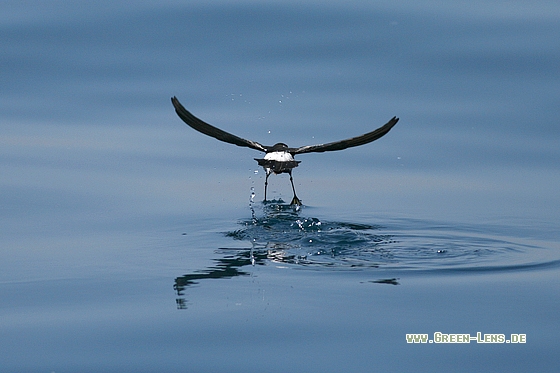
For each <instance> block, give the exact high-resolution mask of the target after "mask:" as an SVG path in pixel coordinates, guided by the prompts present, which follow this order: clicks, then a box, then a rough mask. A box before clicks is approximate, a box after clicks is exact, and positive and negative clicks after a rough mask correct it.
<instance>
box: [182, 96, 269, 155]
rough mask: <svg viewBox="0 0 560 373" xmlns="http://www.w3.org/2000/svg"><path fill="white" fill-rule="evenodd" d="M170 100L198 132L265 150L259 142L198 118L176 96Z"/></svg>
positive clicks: (239, 144)
mask: <svg viewBox="0 0 560 373" xmlns="http://www.w3.org/2000/svg"><path fill="white" fill-rule="evenodd" d="M171 102H172V103H173V106H174V107H175V111H176V112H177V115H178V116H179V117H180V118H181V119H182V120H183V121H184V122H185V123H186V124H188V125H189V126H191V127H192V128H194V129H195V130H197V131H198V132H202V133H203V134H205V135H208V136H211V137H213V138H215V139H218V140H220V141H224V142H227V143H230V144H234V145H237V146H246V147H248V148H251V149H255V150H260V151H263V152H266V147H264V146H262V145H261V144H259V143H258V142H256V141H251V140H246V139H242V138H241V137H238V136H235V135H232V134H231V133H228V132H226V131H222V130H221V129H219V128H216V127H214V126H212V125H210V124H208V123H206V122H203V121H202V120H200V119H198V118H197V117H195V116H194V115H192V114H191V113H189V112H188V111H187V109H185V108H184V107H183V105H181V103H180V102H179V100H177V97H172V98H171Z"/></svg>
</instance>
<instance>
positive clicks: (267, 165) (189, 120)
mask: <svg viewBox="0 0 560 373" xmlns="http://www.w3.org/2000/svg"><path fill="white" fill-rule="evenodd" d="M171 103H172V104H173V106H174V108H175V111H176V113H177V115H178V116H179V118H181V119H182V120H183V121H184V122H185V123H186V124H187V125H189V126H190V127H192V128H193V129H195V130H196V131H198V132H201V133H203V134H205V135H208V136H210V137H213V138H215V139H217V140H220V141H223V142H227V143H229V144H234V145H237V146H244V147H247V148H251V149H255V150H259V151H261V152H264V153H265V155H264V157H263V158H254V159H255V160H256V161H257V163H258V164H259V166H261V167H263V169H264V171H265V174H266V176H265V181H264V202H266V201H267V199H266V190H267V187H268V177H269V176H270V175H271V174H273V173H274V174H276V175H278V174H282V173H287V174H288V175H290V183H291V184H292V191H293V193H294V197H293V198H292V201H291V202H290V205H296V206H301V205H302V201H301V200H300V199H299V198H298V197H297V195H296V188H295V187H294V179H293V177H292V170H293V169H294V168H296V167H297V166H298V165H299V163H300V162H301V161H296V160H295V159H294V156H296V155H297V154H304V153H322V152H329V151H335V150H343V149H347V148H351V147H354V146H360V145H364V144H367V143H370V142H372V141H375V140H377V139H379V138H381V137H383V136H385V135H386V134H387V133H388V132H389V131H390V130H391V128H393V126H394V125H395V124H397V122H398V121H399V118H397V117H396V116H395V117H393V118H392V119H391V120H389V121H388V122H387V123H386V124H384V125H383V126H381V127H379V128H378V129H376V130H373V131H371V132H368V133H365V134H363V135H361V136H356V137H352V138H349V139H346V140H341V141H334V142H329V143H326V144H317V145H304V146H300V147H299V148H291V147H289V146H288V145H286V144H284V143H282V142H279V143H277V144H274V145H272V146H265V145H261V144H260V143H258V142H256V141H252V140H247V139H244V138H241V137H239V136H236V135H233V134H231V133H229V132H226V131H224V130H221V129H219V128H217V127H214V126H212V125H211V124H208V123H206V122H204V121H202V120H201V119H198V118H197V117H195V116H194V115H192V114H191V113H190V112H189V111H187V109H185V108H184V107H183V105H181V103H180V102H179V100H178V99H177V97H175V96H174V97H172V98H171Z"/></svg>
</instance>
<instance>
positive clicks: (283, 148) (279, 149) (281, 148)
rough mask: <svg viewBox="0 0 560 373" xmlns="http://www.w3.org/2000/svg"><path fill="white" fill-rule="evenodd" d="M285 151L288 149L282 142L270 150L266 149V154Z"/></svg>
mask: <svg viewBox="0 0 560 373" xmlns="http://www.w3.org/2000/svg"><path fill="white" fill-rule="evenodd" d="M287 149H288V145H286V144H284V143H282V142H279V143H277V144H274V146H273V147H272V148H270V149H267V153H270V152H285V151H287Z"/></svg>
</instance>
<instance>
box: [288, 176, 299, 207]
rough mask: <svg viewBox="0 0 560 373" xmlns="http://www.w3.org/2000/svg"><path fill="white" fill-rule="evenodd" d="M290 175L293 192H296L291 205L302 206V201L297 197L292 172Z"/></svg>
mask: <svg viewBox="0 0 560 373" xmlns="http://www.w3.org/2000/svg"><path fill="white" fill-rule="evenodd" d="M289 174H290V183H292V190H293V191H294V198H292V202H290V205H297V206H301V200H300V199H299V198H298V197H297V196H296V188H295V187H294V178H293V177H292V171H291V170H290V172H289Z"/></svg>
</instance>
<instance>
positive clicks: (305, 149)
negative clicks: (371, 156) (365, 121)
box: [289, 117, 399, 154]
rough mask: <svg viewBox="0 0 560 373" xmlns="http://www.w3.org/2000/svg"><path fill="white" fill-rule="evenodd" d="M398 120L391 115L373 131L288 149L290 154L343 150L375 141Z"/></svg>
mask: <svg viewBox="0 0 560 373" xmlns="http://www.w3.org/2000/svg"><path fill="white" fill-rule="evenodd" d="M398 121H399V118H397V117H393V119H391V120H390V121H388V122H387V123H386V124H385V125H384V126H383V127H379V128H378V129H376V130H375V131H371V132H368V133H366V134H363V135H361V136H356V137H352V138H351V139H346V140H342V141H335V142H329V143H328V144H319V145H306V146H301V147H299V148H295V149H294V148H292V149H290V150H289V152H290V153H292V154H302V153H312V152H317V153H321V152H330V151H333V150H343V149H346V148H351V147H353V146H359V145H364V144H367V143H369V142H372V141H375V140H377V139H378V138H380V137H382V136H384V135H386V134H387V132H389V131H390V130H391V128H393V126H394V125H395V124H397V122H398Z"/></svg>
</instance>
